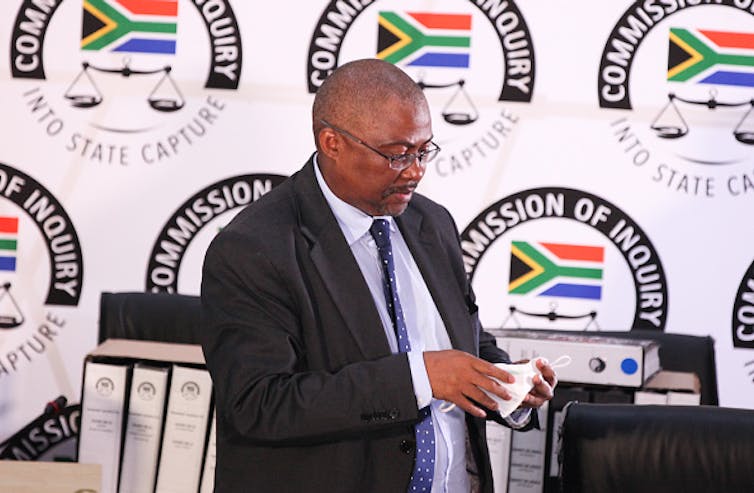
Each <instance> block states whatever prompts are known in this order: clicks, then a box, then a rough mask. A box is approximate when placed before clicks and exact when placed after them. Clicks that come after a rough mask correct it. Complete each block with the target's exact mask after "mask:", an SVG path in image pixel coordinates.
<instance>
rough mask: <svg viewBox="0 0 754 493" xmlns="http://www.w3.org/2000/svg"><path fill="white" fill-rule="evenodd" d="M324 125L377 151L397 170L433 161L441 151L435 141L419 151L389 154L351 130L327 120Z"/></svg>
mask: <svg viewBox="0 0 754 493" xmlns="http://www.w3.org/2000/svg"><path fill="white" fill-rule="evenodd" d="M320 122H322V124H323V125H325V126H327V127H329V128H331V129H333V130H335V131H336V132H338V133H339V134H341V135H345V136H346V137H348V138H349V139H351V140H352V141H354V142H356V143H357V144H361V145H363V146H364V147H366V148H367V149H369V150H370V151H373V152H376V153H377V154H379V155H380V156H382V157H384V158H385V159H387V160H388V162H389V166H390V168H391V169H394V170H396V171H403V170H404V169H406V168H408V167H410V166H411V165H412V164H414V163H415V162H417V161H419V164H420V165H422V166H424V165H425V164H427V163H428V162H430V161H432V160H433V159H434V158H436V157H437V153H439V152H440V146H438V145H437V144H435V143H434V142H430V143H429V147H427V148H425V149H421V150H420V151H419V152H410V153H406V154H393V155H388V154H385V153H384V152H382V151H380V150H379V149H375V148H374V147H372V146H370V145H369V144H367V143H366V142H364V141H363V140H361V139H360V138H358V137H356V136H355V135H353V134H351V133H350V132H347V131H346V130H343V129H342V128H339V127H336V126H335V125H333V124H331V123H328V122H326V121H325V120H320Z"/></svg>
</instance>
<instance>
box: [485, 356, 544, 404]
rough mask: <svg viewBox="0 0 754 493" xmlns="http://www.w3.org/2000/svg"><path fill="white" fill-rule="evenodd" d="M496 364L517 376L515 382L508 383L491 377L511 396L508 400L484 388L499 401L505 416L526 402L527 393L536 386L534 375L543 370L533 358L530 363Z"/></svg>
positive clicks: (539, 373)
mask: <svg viewBox="0 0 754 493" xmlns="http://www.w3.org/2000/svg"><path fill="white" fill-rule="evenodd" d="M495 366H497V367H498V368H500V369H501V370H504V371H507V372H508V373H510V374H511V375H513V377H514V378H515V380H514V381H513V383H506V382H501V381H500V380H498V379H497V378H494V377H490V378H492V379H493V380H495V381H496V382H497V383H499V384H500V385H501V386H502V387H503V388H504V389H505V390H506V391H507V392H508V394H509V395H510V396H511V398H510V399H509V400H507V401H506V400H505V399H503V398H501V397H498V396H496V395H495V394H493V393H491V392H488V391H486V390H484V389H482V391H483V392H484V393H485V394H487V395H488V396H490V397H491V398H492V399H493V400H494V401H495V402H497V405H498V406H499V407H498V412H499V413H500V416H502V417H504V418H505V417H507V416H508V415H509V414H510V413H512V412H513V411H515V410H516V409H517V408H518V406H520V405H521V403H522V402H524V399H525V398H526V396H527V394H528V393H529V392H530V391H531V389H532V388H533V387H534V381H533V380H534V376H535V375H541V374H542V372H540V371H539V368H537V360H536V359H534V360H531V361H529V362H528V363H518V364H514V363H497V364H496V365H495Z"/></svg>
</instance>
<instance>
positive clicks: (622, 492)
mask: <svg viewBox="0 0 754 493" xmlns="http://www.w3.org/2000/svg"><path fill="white" fill-rule="evenodd" d="M561 438H562V443H561V445H562V447H561V450H560V454H561V458H562V469H561V481H562V482H561V487H562V491H563V492H564V493H604V492H610V493H632V492H637V493H654V492H658V493H659V492H662V493H676V492H677V493H695V492H704V493H715V492H721V493H722V492H725V493H732V492H741V493H744V492H752V491H754V467H752V457H753V456H754V410H748V409H731V408H721V407H714V406H633V405H625V404H581V403H572V404H570V405H569V406H568V407H567V412H566V416H565V419H564V422H563V431H562V437H561Z"/></svg>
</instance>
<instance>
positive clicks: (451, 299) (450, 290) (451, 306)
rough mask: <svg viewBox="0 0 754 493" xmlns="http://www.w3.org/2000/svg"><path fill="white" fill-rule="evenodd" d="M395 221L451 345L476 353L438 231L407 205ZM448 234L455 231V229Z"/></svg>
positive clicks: (470, 328)
mask: <svg viewBox="0 0 754 493" xmlns="http://www.w3.org/2000/svg"><path fill="white" fill-rule="evenodd" d="M396 222H397V223H398V227H399V228H400V229H401V234H402V235H403V238H404V239H405V240H406V244H407V245H408V248H409V250H411V255H412V256H413V257H414V261H416V265H417V266H418V267H419V270H420V271H421V273H422V276H423V277H424V282H425V283H426V284H427V288H428V289H429V292H430V294H431V295H432V299H433V300H434V302H435V306H436V307H437V310H438V311H439V312H440V316H441V317H442V320H443V322H444V323H445V328H446V329H447V331H448V336H449V337H450V341H451V343H452V344H453V347H454V348H455V349H460V350H463V351H467V352H469V353H471V354H476V345H475V343H474V333H473V330H472V327H471V324H470V323H469V314H468V308H467V307H466V305H465V304H464V303H463V299H464V298H463V294H462V293H460V292H459V291H458V284H457V280H456V278H455V275H454V273H453V270H452V269H451V267H450V259H449V258H448V257H447V255H446V253H445V252H444V250H443V249H442V248H441V247H440V245H441V244H442V240H441V238H440V237H439V236H438V235H439V232H438V231H436V230H432V228H430V227H429V226H428V225H427V223H426V221H425V219H424V218H423V217H422V215H421V214H419V213H418V212H417V211H416V209H414V208H412V207H411V206H409V207H408V209H406V211H405V212H404V213H403V214H401V215H400V216H398V217H397V218H396ZM448 233H449V234H456V233H455V231H449V232H448Z"/></svg>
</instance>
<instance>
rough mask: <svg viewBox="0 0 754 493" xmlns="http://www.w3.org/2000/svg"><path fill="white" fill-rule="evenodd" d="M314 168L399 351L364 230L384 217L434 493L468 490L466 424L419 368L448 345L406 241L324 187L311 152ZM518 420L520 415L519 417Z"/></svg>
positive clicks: (515, 423)
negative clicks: (429, 427) (430, 442)
mask: <svg viewBox="0 0 754 493" xmlns="http://www.w3.org/2000/svg"><path fill="white" fill-rule="evenodd" d="M314 164H315V166H314V170H315V174H316V176H317V182H318V183H319V187H320V189H321V190H322V193H323V194H324V196H325V199H326V200H327V203H328V204H329V206H330V209H332V211H333V214H334V215H335V218H336V219H337V221H338V225H339V226H340V229H341V230H342V231H343V235H344V236H345V238H346V241H347V242H348V245H349V246H350V248H351V252H352V253H353V255H354V257H355V258H356V262H357V263H358V265H359V267H360V269H361V272H362V274H363V276H364V279H365V280H366V283H367V286H369V290H370V292H371V293H372V298H374V302H375V305H376V306H377V311H378V313H379V314H380V318H381V320H382V325H383V328H384V330H385V337H386V338H387V340H388V343H389V344H390V349H391V350H392V351H393V353H397V352H398V344H397V342H396V336H395V329H394V327H393V322H392V319H391V318H390V313H389V312H388V309H387V303H386V301H385V292H384V289H383V274H382V265H381V263H380V259H379V253H378V251H377V245H376V244H375V242H374V240H373V239H372V235H371V234H370V233H369V228H370V227H371V226H372V222H373V221H374V219H377V218H379V219H387V220H388V222H389V224H390V238H391V244H392V248H393V259H394V263H395V275H396V282H397V290H398V298H399V299H400V302H401V307H402V309H403V315H404V318H405V321H406V328H407V331H408V338H409V342H410V343H411V351H409V352H408V353H407V356H408V361H409V366H410V369H411V378H412V381H413V386H414V393H415V394H416V405H417V408H418V409H421V408H423V407H425V406H427V405H430V406H431V409H432V417H433V423H434V428H435V472H434V479H433V482H432V492H433V493H440V492H442V493H456V492H464V491H469V487H470V486H469V477H468V473H467V472H466V422H465V413H464V411H463V410H462V409H461V408H459V407H457V406H456V407H454V408H453V409H452V410H451V411H449V412H442V411H440V406H441V405H442V404H443V402H444V401H440V400H437V399H434V398H432V387H431V386H430V383H429V377H428V375H427V369H426V367H425V366H424V355H423V353H424V351H437V350H442V349H452V345H451V343H450V339H449V337H448V332H447V330H446V328H445V324H444V323H443V321H442V318H441V317H440V313H439V312H438V311H437V307H436V306H435V303H434V301H433V299H432V295H431V294H430V293H429V290H428V289H427V285H426V283H425V282H424V278H423V277H422V275H421V272H420V271H419V268H418V267H417V265H416V262H415V261H414V258H413V257H412V255H411V252H410V251H409V249H408V246H407V245H406V242H405V240H404V239H403V236H402V235H401V232H400V230H399V229H398V227H397V225H396V224H395V221H394V220H393V218H392V217H390V216H378V217H372V216H369V215H368V214H365V213H364V212H362V211H361V210H359V209H357V208H356V207H353V206H352V205H350V204H348V203H346V202H344V201H343V200H341V199H340V198H338V197H337V196H336V195H335V194H334V193H333V192H332V190H330V188H329V187H328V185H327V183H326V182H325V180H324V178H323V177H322V173H321V172H320V170H319V164H318V163H317V159H316V156H315V158H314ZM528 417H529V414H528V413H526V415H525V416H521V417H519V418H517V419H514V420H510V422H511V424H512V425H513V426H514V427H520V426H523V425H524V424H526V422H527V421H528ZM521 418H523V419H521Z"/></svg>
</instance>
